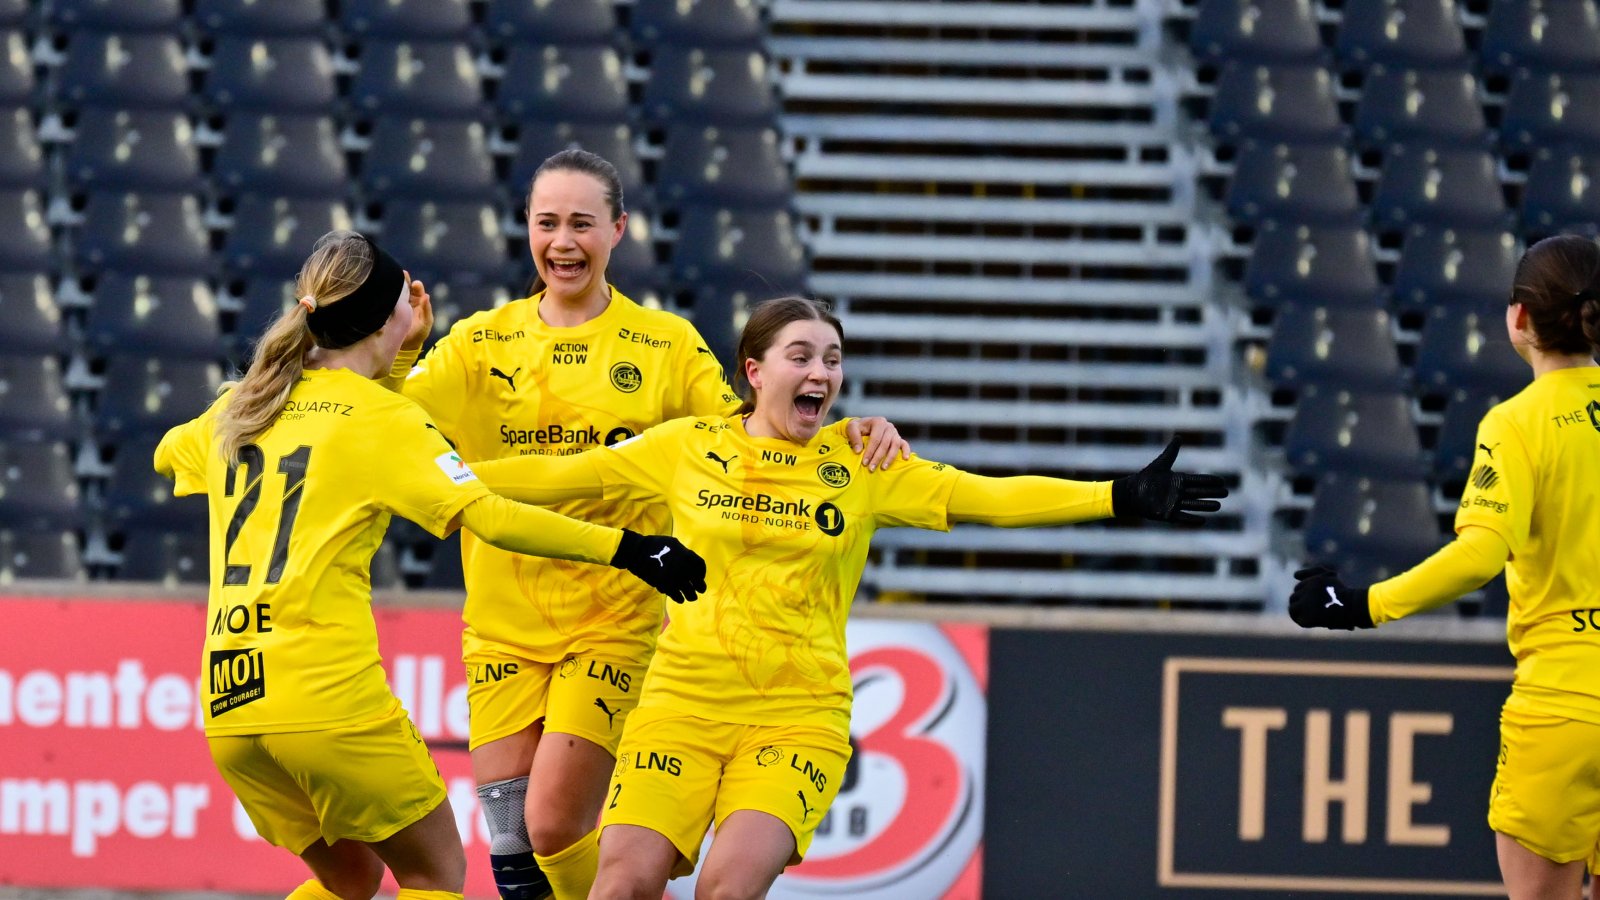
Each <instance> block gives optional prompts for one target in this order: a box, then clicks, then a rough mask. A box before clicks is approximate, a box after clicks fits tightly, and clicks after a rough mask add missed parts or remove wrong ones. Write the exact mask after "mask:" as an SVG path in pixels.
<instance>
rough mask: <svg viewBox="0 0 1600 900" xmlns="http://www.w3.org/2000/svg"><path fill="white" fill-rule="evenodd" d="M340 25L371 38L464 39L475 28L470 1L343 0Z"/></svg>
mask: <svg viewBox="0 0 1600 900" xmlns="http://www.w3.org/2000/svg"><path fill="white" fill-rule="evenodd" d="M339 27H340V28H341V29H343V30H344V33H345V34H348V35H350V36H352V37H356V38H361V39H371V38H399V39H405V38H432V39H436V40H437V39H457V38H465V37H467V36H468V35H469V34H470V33H471V31H472V10H471V8H470V6H469V4H468V2H467V0H340V2H339Z"/></svg>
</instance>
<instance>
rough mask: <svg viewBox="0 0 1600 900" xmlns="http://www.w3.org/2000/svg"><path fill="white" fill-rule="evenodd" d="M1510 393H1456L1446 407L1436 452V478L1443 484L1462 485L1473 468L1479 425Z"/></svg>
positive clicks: (1434, 461)
mask: <svg viewBox="0 0 1600 900" xmlns="http://www.w3.org/2000/svg"><path fill="white" fill-rule="evenodd" d="M1509 398H1510V395H1509V394H1496V393H1493V392H1474V391H1468V390H1460V391H1456V392H1455V393H1454V394H1453V395H1451V397H1450V401H1449V405H1448V406H1446V407H1445V408H1444V420H1443V421H1442V422H1440V424H1439V438H1438V441H1437V442H1436V444H1435V449H1434V452H1433V475H1434V477H1435V478H1437V479H1438V480H1439V481H1440V482H1443V483H1455V484H1460V483H1463V482H1465V481H1466V480H1467V473H1468V472H1469V471H1470V470H1471V469H1472V456H1473V454H1474V453H1476V452H1477V449H1478V446H1477V444H1478V441H1477V437H1478V423H1480V422H1482V421H1483V417H1484V416H1485V415H1487V414H1488V412H1489V410H1490V409H1491V408H1493V407H1494V406H1495V405H1496V404H1498V403H1500V402H1501V401H1503V400H1507V399H1509Z"/></svg>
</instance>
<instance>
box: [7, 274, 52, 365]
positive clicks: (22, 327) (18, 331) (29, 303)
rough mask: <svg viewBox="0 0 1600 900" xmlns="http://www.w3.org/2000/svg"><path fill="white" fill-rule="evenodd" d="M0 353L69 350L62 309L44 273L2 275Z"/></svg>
mask: <svg viewBox="0 0 1600 900" xmlns="http://www.w3.org/2000/svg"><path fill="white" fill-rule="evenodd" d="M0 320H3V321H4V322H5V323H6V327H4V328H0V352H3V353H60V352H62V351H64V350H65V349H66V347H67V336H66V334H65V332H64V331H63V330H62V322H61V307H60V306H58V305H57V304H56V299H55V291H54V290H53V289H52V288H51V286H50V276H49V275H48V274H46V273H44V272H4V273H0Z"/></svg>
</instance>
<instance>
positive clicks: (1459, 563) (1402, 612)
mask: <svg viewBox="0 0 1600 900" xmlns="http://www.w3.org/2000/svg"><path fill="white" fill-rule="evenodd" d="M1510 555H1511V548H1510V546H1508V545H1507V544H1506V542H1505V539H1504V538H1502V537H1501V536H1500V535H1498V534H1496V533H1495V532H1494V531H1492V530H1490V529H1488V528H1484V527H1483V526H1481V525H1469V526H1467V527H1465V528H1463V529H1462V530H1461V533H1460V534H1459V535H1457V536H1456V539H1455V540H1453V541H1451V542H1450V543H1448V544H1446V545H1445V546H1444V547H1442V548H1440V550H1439V552H1437V553H1435V554H1433V555H1432V556H1430V557H1428V558H1427V559H1425V560H1423V561H1422V562H1420V563H1418V564H1417V565H1415V566H1413V567H1412V568H1410V569H1407V570H1406V571H1404V572H1401V573H1400V574H1399V575H1396V576H1394V577H1393V578H1390V579H1387V580H1384V581H1380V582H1378V583H1377V584H1375V585H1373V586H1372V587H1371V588H1369V589H1368V591H1367V608H1368V611H1369V612H1371V613H1372V624H1374V625H1382V624H1383V623H1385V622H1392V621H1394V620H1395V619H1402V618H1405V617H1406V616H1409V615H1411V614H1412V613H1418V612H1424V611H1426V610H1430V609H1434V608H1436V607H1440V606H1443V605H1445V604H1446V603H1449V602H1451V601H1452V600H1455V599H1456V598H1457V597H1460V596H1461V595H1462V594H1465V593H1468V592H1469V591H1473V590H1476V589H1477V588H1480V587H1482V586H1483V585H1484V583H1485V582H1487V581H1488V580H1489V579H1491V578H1493V577H1494V576H1496V575H1498V574H1499V573H1500V570H1501V569H1503V568H1505V565H1506V559H1507V558H1508V557H1509V556H1510Z"/></svg>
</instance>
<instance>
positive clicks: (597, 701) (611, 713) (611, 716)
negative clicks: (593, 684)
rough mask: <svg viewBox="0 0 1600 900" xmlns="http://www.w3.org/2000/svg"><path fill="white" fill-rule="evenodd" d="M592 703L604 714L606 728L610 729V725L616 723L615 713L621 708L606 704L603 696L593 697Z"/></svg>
mask: <svg viewBox="0 0 1600 900" xmlns="http://www.w3.org/2000/svg"><path fill="white" fill-rule="evenodd" d="M594 705H595V706H598V707H600V711H601V712H603V713H605V714H606V730H607V731H610V730H611V726H613V725H615V724H616V721H617V713H619V712H621V711H622V710H619V709H612V708H611V707H609V706H607V705H606V701H605V699H604V698H603V697H596V698H594Z"/></svg>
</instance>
